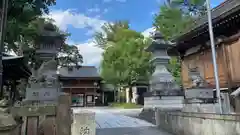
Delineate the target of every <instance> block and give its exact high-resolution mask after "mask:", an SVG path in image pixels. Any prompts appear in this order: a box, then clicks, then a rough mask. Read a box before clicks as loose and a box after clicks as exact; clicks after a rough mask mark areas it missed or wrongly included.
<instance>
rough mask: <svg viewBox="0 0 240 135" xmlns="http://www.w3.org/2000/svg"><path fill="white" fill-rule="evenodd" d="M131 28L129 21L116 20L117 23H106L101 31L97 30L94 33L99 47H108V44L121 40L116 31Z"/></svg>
mask: <svg viewBox="0 0 240 135" xmlns="http://www.w3.org/2000/svg"><path fill="white" fill-rule="evenodd" d="M124 29H129V23H128V21H116V22H115V23H105V24H104V25H103V26H102V31H101V32H96V33H95V35H94V39H95V42H96V44H97V46H98V47H100V48H102V49H106V48H107V47H108V46H111V45H113V44H114V43H116V41H118V40H119V37H116V36H118V35H117V34H116V32H119V30H120V31H122V30H124Z"/></svg>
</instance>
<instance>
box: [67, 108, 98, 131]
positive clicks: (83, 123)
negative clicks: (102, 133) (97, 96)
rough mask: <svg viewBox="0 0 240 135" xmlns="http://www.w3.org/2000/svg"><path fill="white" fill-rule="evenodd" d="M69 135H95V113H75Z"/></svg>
mask: <svg viewBox="0 0 240 135" xmlns="http://www.w3.org/2000/svg"><path fill="white" fill-rule="evenodd" d="M71 135H96V122H95V113H94V112H90V111H83V110H81V111H80V112H75V113H74V114H73V124H72V127H71Z"/></svg>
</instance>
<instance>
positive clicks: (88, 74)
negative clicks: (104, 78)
mask: <svg viewBox="0 0 240 135" xmlns="http://www.w3.org/2000/svg"><path fill="white" fill-rule="evenodd" d="M59 76H60V77H70V78H71V77H72V78H100V75H99V73H98V71H97V68H96V67H94V66H81V67H79V68H77V67H75V66H73V67H71V68H70V69H69V68H67V67H62V68H60V69H59Z"/></svg>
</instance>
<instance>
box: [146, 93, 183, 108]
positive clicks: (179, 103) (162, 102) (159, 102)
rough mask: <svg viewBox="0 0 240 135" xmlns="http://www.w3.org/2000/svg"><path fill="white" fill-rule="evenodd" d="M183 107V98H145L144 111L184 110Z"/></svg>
mask: <svg viewBox="0 0 240 135" xmlns="http://www.w3.org/2000/svg"><path fill="white" fill-rule="evenodd" d="M183 105H184V97H183V96H151V97H144V109H148V108H159V109H163V110H181V109H182V108H183Z"/></svg>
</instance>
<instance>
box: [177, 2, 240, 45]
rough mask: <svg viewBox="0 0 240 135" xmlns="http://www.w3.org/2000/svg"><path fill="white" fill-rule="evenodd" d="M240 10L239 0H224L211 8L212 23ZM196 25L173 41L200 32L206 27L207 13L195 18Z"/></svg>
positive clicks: (193, 35)
mask: <svg viewBox="0 0 240 135" xmlns="http://www.w3.org/2000/svg"><path fill="white" fill-rule="evenodd" d="M238 10H240V1H239V0H226V1H225V2H223V3H222V4H220V5H219V6H217V7H216V8H213V9H212V12H211V13H212V23H213V25H214V24H215V25H216V24H217V23H218V21H219V20H222V19H224V18H226V17H227V16H229V15H231V14H232V13H234V12H236V11H238ZM195 22H196V25H195V26H194V27H192V28H191V29H189V30H188V31H186V32H184V33H183V34H182V35H181V36H179V37H177V38H176V39H175V40H173V41H175V42H181V41H182V40H185V39H186V38H187V39H188V38H194V37H196V36H199V35H200V34H202V33H201V32H200V31H201V30H202V29H204V28H206V27H208V15H207V14H205V15H203V16H201V17H199V18H198V19H196V20H195Z"/></svg>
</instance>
